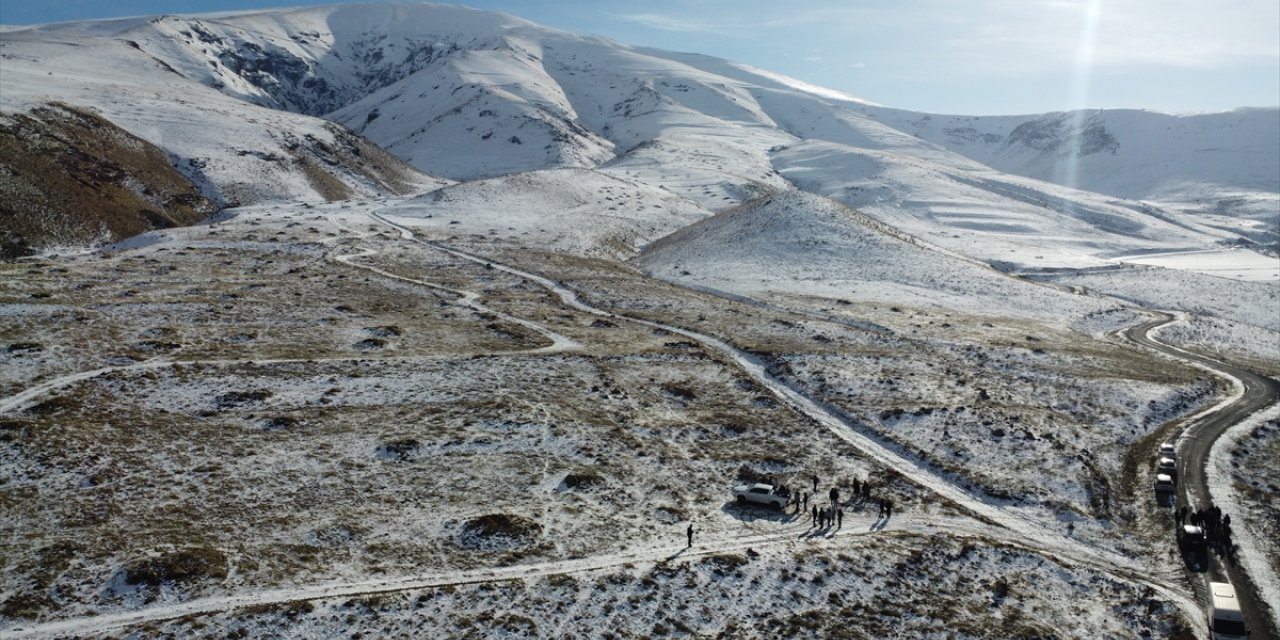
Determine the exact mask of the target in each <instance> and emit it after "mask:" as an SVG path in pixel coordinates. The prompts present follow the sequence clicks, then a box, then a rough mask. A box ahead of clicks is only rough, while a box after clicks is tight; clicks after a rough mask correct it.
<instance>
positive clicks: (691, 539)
mask: <svg viewBox="0 0 1280 640" xmlns="http://www.w3.org/2000/svg"><path fill="white" fill-rule="evenodd" d="M685 533H686V534H687V535H688V536H689V546H688V547H687V548H690V549H692V548H693V523H692V522H690V523H689V528H688V529H686V530H685Z"/></svg>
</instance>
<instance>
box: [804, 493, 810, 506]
mask: <svg viewBox="0 0 1280 640" xmlns="http://www.w3.org/2000/svg"><path fill="white" fill-rule="evenodd" d="M804 510H805V511H808V510H809V492H808V491H806V492H804Z"/></svg>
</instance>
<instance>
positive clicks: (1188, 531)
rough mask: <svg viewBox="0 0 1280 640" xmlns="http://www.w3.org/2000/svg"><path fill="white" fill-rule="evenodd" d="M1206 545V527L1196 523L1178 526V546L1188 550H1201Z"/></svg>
mask: <svg viewBox="0 0 1280 640" xmlns="http://www.w3.org/2000/svg"><path fill="white" fill-rule="evenodd" d="M1205 546H1206V542H1205V539H1204V529H1201V528H1200V527H1197V526H1196V525H1194V524H1184V525H1182V526H1181V527H1178V548H1179V549H1183V550H1188V551H1200V550H1203V549H1204V548H1205Z"/></svg>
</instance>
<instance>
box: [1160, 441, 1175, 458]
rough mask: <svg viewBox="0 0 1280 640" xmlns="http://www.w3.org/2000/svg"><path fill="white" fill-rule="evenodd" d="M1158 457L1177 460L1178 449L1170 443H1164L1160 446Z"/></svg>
mask: <svg viewBox="0 0 1280 640" xmlns="http://www.w3.org/2000/svg"><path fill="white" fill-rule="evenodd" d="M1160 457H1161V458H1174V459H1177V457H1178V449H1177V448H1176V447H1174V446H1173V443H1172V442H1166V443H1164V444H1162V445H1160Z"/></svg>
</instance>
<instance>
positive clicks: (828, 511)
mask: <svg viewBox="0 0 1280 640" xmlns="http://www.w3.org/2000/svg"><path fill="white" fill-rule="evenodd" d="M832 524H835V525H836V528H837V529H839V528H841V527H843V526H844V509H841V508H839V507H836V506H830V507H826V508H823V509H819V508H818V505H816V504H815V505H813V526H815V527H817V528H819V529H826V528H828V527H830V526H831V525H832Z"/></svg>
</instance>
